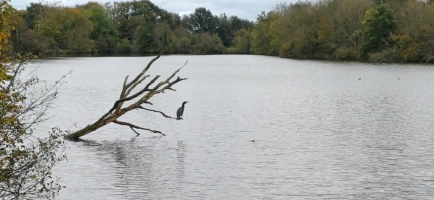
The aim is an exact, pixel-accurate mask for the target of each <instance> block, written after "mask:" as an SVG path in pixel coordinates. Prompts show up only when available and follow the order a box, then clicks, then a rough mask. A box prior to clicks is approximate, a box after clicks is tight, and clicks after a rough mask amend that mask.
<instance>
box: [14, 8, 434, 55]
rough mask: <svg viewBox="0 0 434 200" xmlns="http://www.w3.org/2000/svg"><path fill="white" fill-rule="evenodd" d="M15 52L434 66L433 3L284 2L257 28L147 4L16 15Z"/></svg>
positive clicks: (197, 12)
mask: <svg viewBox="0 0 434 200" xmlns="http://www.w3.org/2000/svg"><path fill="white" fill-rule="evenodd" d="M13 19H14V21H15V22H17V23H18V25H16V29H15V30H14V31H13V37H12V44H13V49H14V50H15V52H33V53H34V54H37V55H41V54H78V53H94V54H95V53H96V54H98V53H156V52H159V51H160V50H161V49H162V48H163V47H164V48H165V52H168V53H178V54H221V53H243V54H261V55H275V56H280V57H287V58H297V59H327V60H367V61H374V62H433V61H434V0H351V1H350V0H318V1H300V2H298V3H294V4H285V3H282V4H278V5H277V6H276V7H275V8H274V9H273V10H271V11H269V12H262V13H260V14H259V15H258V17H257V19H256V21H255V22H251V21H249V20H247V19H240V18H239V17H237V16H230V17H228V16H227V15H226V14H220V15H213V14H212V12H211V11H210V10H208V9H206V8H203V7H201V8H196V9H195V11H194V12H193V13H192V14H190V15H184V16H179V15H178V14H176V13H171V12H169V11H166V10H164V9H162V8H160V7H158V6H157V5H155V4H153V3H152V2H151V1H148V0H140V1H129V2H113V3H106V4H104V5H101V4H98V3H95V2H89V3H87V4H85V5H77V6H76V7H74V8H71V7H63V6H58V5H43V4H40V3H31V4H30V5H28V7H27V9H26V10H20V11H17V12H16V13H15V14H14V16H13Z"/></svg>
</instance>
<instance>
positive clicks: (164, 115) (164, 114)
mask: <svg viewBox="0 0 434 200" xmlns="http://www.w3.org/2000/svg"><path fill="white" fill-rule="evenodd" d="M138 108H139V109H142V110H147V111H151V112H156V113H160V114H161V115H163V117H165V118H169V119H176V118H174V117H171V116H169V115H167V114H166V113H164V112H161V111H158V110H152V109H148V108H144V107H142V106H139V107H138Z"/></svg>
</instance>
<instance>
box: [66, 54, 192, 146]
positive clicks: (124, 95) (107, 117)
mask: <svg viewBox="0 0 434 200" xmlns="http://www.w3.org/2000/svg"><path fill="white" fill-rule="evenodd" d="M158 58H160V55H158V56H157V57H155V58H153V59H152V60H151V61H150V62H149V63H148V65H147V66H146V67H145V68H144V69H143V70H142V72H140V73H139V74H138V75H137V76H136V77H135V78H134V79H133V80H132V81H130V82H128V76H126V77H125V80H124V83H123V86H122V91H121V94H120V96H119V100H117V101H115V102H114V104H113V107H112V108H111V109H110V110H109V111H108V112H107V113H105V114H104V115H102V116H101V117H100V118H99V119H98V120H97V121H96V122H94V123H93V124H89V125H88V126H86V127H84V128H82V129H80V130H78V131H75V132H73V133H70V134H68V135H66V138H68V139H78V138H80V137H82V136H84V135H87V134H89V133H91V132H93V131H95V130H97V129H99V128H101V127H103V126H105V125H107V124H109V123H115V124H118V125H122V126H129V127H130V128H131V129H132V130H133V131H134V132H135V133H136V134H137V135H140V134H139V133H138V132H137V131H136V129H139V130H146V131H150V132H153V133H158V134H161V135H164V134H163V133H162V132H160V131H158V130H151V129H148V128H143V127H140V126H137V125H134V124H131V123H128V122H122V121H119V120H118V118H119V117H121V116H122V115H124V114H126V113H128V112H129V111H131V110H134V109H141V110H144V111H149V112H156V113H160V114H161V115H163V116H164V117H166V118H170V119H175V118H174V117H170V116H169V115H166V114H165V113H164V112H161V111H158V110H152V109H148V108H144V107H143V105H144V104H149V105H152V103H150V102H149V99H151V98H152V97H153V96H154V95H157V94H160V93H164V91H166V90H172V91H175V90H174V89H173V88H172V86H173V85H175V84H176V83H179V82H181V81H183V80H186V78H179V77H177V78H176V79H175V80H172V79H173V77H175V76H176V74H177V73H178V72H179V71H180V70H181V69H182V68H183V67H184V66H185V65H186V64H187V62H188V61H187V62H185V64H184V65H183V66H182V67H181V68H179V69H178V70H176V71H175V72H173V74H172V75H171V76H170V77H168V78H167V79H166V80H164V81H161V82H160V83H158V84H154V83H155V82H156V81H157V80H158V79H159V78H160V76H159V75H157V76H155V77H154V78H153V79H151V80H150V81H149V82H148V83H147V84H146V85H145V84H143V85H144V87H143V86H142V87H143V88H142V89H141V90H140V91H138V92H136V93H134V94H131V92H132V91H133V90H134V89H135V88H136V87H138V86H141V85H142V82H143V81H144V80H145V79H147V78H149V77H150V76H149V75H145V73H146V72H147V71H148V70H149V68H150V67H151V65H152V64H153V63H154V62H155V61H156V60H157V59H158ZM130 94H131V95H130ZM133 100H134V101H135V102H134V103H133V104H131V105H129V106H126V107H123V105H124V103H125V102H128V101H133Z"/></svg>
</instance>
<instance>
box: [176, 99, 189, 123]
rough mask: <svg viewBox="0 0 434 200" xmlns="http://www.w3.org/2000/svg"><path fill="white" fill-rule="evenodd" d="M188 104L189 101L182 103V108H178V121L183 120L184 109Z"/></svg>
mask: <svg viewBox="0 0 434 200" xmlns="http://www.w3.org/2000/svg"><path fill="white" fill-rule="evenodd" d="M186 103H188V102H187V101H184V102H182V106H181V108H178V111H176V120H181V119H182V115H183V114H184V107H185V104H186Z"/></svg>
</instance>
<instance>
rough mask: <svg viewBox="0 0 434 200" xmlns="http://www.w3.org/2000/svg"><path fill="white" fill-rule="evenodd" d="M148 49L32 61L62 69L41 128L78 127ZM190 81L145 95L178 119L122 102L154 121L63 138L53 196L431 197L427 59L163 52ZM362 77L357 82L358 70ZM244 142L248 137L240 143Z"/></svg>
mask: <svg viewBox="0 0 434 200" xmlns="http://www.w3.org/2000/svg"><path fill="white" fill-rule="evenodd" d="M151 58H152V57H98V58H92V57H88V58H61V59H54V60H42V61H41V60H40V61H37V62H33V63H31V65H30V66H29V68H30V69H33V68H35V67H37V66H40V67H39V69H38V70H37V74H38V75H39V76H40V77H41V78H42V79H46V80H49V81H54V80H55V79H57V78H58V77H60V76H61V75H62V74H65V73H67V72H68V71H69V70H73V72H72V75H69V76H68V78H67V84H65V85H64V86H63V87H62V89H61V90H60V95H59V98H58V100H57V104H56V105H55V108H54V109H53V110H52V112H51V113H52V114H55V117H54V118H53V119H52V120H50V121H49V123H48V124H44V125H42V126H41V127H40V130H46V128H47V127H50V126H60V127H62V128H63V129H68V128H70V129H72V130H75V129H77V128H75V127H74V124H76V126H77V127H83V126H85V125H87V124H88V123H91V122H93V121H95V120H97V119H98V118H99V117H100V116H101V115H102V114H103V113H105V112H106V111H107V110H109V109H110V108H111V106H112V105H113V102H114V101H115V100H116V99H117V98H118V97H119V93H120V91H121V85H122V82H123V80H124V77H125V76H126V75H130V76H132V75H134V74H137V73H138V72H140V71H141V69H142V68H143V67H144V66H145V65H146V64H147V62H148V61H149V60H150V59H151ZM186 60H189V63H188V65H187V66H186V67H185V68H184V69H183V70H182V71H181V72H180V74H179V75H180V76H181V77H188V78H189V79H188V81H185V82H181V83H180V84H178V85H176V86H175V87H174V88H175V89H177V92H172V91H169V92H167V93H166V94H164V95H160V96H158V97H156V98H154V99H152V101H151V102H153V103H154V106H150V107H149V106H148V107H149V108H153V109H159V110H162V111H164V112H166V113H168V114H170V115H172V116H174V115H175V113H176V109H177V108H178V107H180V106H181V103H182V102H183V101H190V102H191V103H189V104H187V105H186V108H185V116H184V119H185V120H183V121H175V120H170V119H166V118H163V117H161V116H160V115H158V114H157V113H147V112H143V111H134V112H131V113H129V114H127V115H126V116H123V117H122V118H121V119H120V120H122V121H129V122H132V123H135V124H137V125H140V126H143V127H147V128H152V129H158V130H161V131H162V132H164V133H166V134H167V136H165V137H162V136H159V135H156V134H152V133H147V132H141V133H143V134H142V135H141V136H139V137H135V133H134V132H132V131H131V130H130V129H129V128H128V127H124V126H118V125H108V126H106V127H104V128H101V129H100V130H98V131H96V132H94V133H92V134H90V135H88V136H85V137H83V140H84V141H82V142H68V149H67V156H68V161H67V162H64V163H62V164H60V165H59V166H58V167H57V168H56V169H55V174H56V175H57V176H58V177H60V182H61V184H63V185H65V186H66V187H67V188H66V189H64V190H62V191H61V193H60V197H59V199H104V200H108V199H291V198H293V199H431V198H432V196H433V195H434V126H433V125H434V122H433V119H434V79H433V77H434V67H433V66H429V65H397V64H390V65H385V64H362V63H351V62H350V63H348V62H344V63H339V62H318V61H297V60H290V59H280V58H275V57H265V56H241V55H224V56H164V57H162V58H161V59H159V60H158V61H157V62H156V63H155V64H154V66H153V68H152V69H151V70H150V74H151V75H157V74H161V75H163V77H166V76H168V75H169V74H170V73H171V72H173V71H174V70H176V69H177V68H179V67H181V66H182V65H183V64H184V62H185V61H186ZM359 79H360V80H359ZM253 139H254V140H255V142H251V141H252V140H253Z"/></svg>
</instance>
